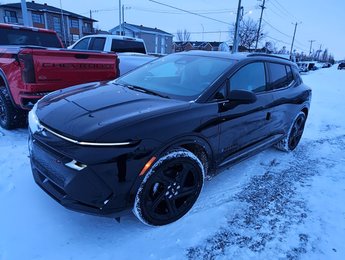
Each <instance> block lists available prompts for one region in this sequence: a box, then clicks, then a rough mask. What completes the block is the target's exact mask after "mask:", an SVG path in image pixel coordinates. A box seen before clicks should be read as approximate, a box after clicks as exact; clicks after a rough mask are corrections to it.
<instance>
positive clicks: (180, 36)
mask: <svg viewBox="0 0 345 260" xmlns="http://www.w3.org/2000/svg"><path fill="white" fill-rule="evenodd" d="M176 36H177V41H179V42H188V41H189V40H190V32H188V31H187V30H186V29H184V30H183V31H182V30H177V33H176Z"/></svg>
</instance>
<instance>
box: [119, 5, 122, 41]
mask: <svg viewBox="0 0 345 260" xmlns="http://www.w3.org/2000/svg"><path fill="white" fill-rule="evenodd" d="M119 31H120V35H122V26H121V0H119Z"/></svg>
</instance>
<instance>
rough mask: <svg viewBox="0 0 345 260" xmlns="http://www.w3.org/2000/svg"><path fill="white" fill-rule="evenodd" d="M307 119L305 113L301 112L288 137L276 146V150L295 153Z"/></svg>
mask: <svg viewBox="0 0 345 260" xmlns="http://www.w3.org/2000/svg"><path fill="white" fill-rule="evenodd" d="M306 119H307V117H306V115H305V114H304V112H300V113H299V114H298V115H297V116H296V118H295V120H294V121H293V123H292V125H291V126H290V129H289V132H288V133H287V135H286V136H285V137H284V139H283V140H281V141H280V142H279V143H277V144H276V148H277V149H279V150H282V151H286V152H289V151H293V150H294V149H295V148H296V147H297V145H298V143H299V141H300V140H301V138H302V134H303V131H304V126H305V121H306Z"/></svg>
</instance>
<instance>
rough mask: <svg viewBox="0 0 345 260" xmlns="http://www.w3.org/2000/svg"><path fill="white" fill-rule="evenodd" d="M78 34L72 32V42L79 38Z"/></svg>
mask: <svg viewBox="0 0 345 260" xmlns="http://www.w3.org/2000/svg"><path fill="white" fill-rule="evenodd" d="M79 38H80V37H79V35H78V34H72V42H76V41H78V40H79Z"/></svg>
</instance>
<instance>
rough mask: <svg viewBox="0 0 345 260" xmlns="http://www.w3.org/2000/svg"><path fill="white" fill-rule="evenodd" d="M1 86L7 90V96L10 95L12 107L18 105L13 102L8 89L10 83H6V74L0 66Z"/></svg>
mask: <svg viewBox="0 0 345 260" xmlns="http://www.w3.org/2000/svg"><path fill="white" fill-rule="evenodd" d="M1 86H4V87H5V88H6V90H7V92H8V95H9V97H10V100H11V102H12V105H13V106H14V107H18V106H17V105H16V103H15V102H14V99H13V97H12V93H11V90H10V85H9V84H8V81H7V78H6V75H5V73H4V71H3V70H2V69H1V68H0V87H1Z"/></svg>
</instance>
